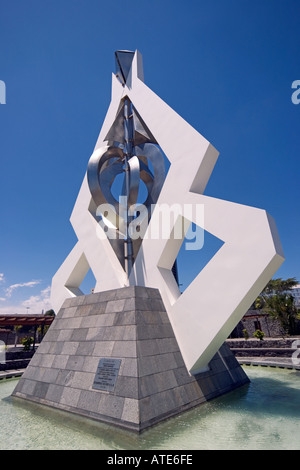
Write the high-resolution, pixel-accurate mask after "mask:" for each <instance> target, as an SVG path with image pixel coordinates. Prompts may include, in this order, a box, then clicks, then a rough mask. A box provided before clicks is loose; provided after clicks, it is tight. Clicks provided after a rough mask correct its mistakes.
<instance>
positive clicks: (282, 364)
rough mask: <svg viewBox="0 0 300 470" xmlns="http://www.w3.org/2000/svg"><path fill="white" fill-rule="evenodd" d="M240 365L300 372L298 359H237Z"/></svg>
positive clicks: (299, 360)
mask: <svg viewBox="0 0 300 470" xmlns="http://www.w3.org/2000/svg"><path fill="white" fill-rule="evenodd" d="M237 360H238V361H239V363H240V364H244V365H247V366H250V365H252V366H263V367H279V368H281V369H295V370H300V358H298V357H296V358H294V362H293V358H289V357H266V356H264V357H237Z"/></svg>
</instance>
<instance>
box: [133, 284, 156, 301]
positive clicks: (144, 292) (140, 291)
mask: <svg viewBox="0 0 300 470" xmlns="http://www.w3.org/2000/svg"><path fill="white" fill-rule="evenodd" d="M134 291H135V292H134V293H135V297H140V298H143V299H148V297H151V291H152V289H149V288H147V287H143V286H135V289H134Z"/></svg>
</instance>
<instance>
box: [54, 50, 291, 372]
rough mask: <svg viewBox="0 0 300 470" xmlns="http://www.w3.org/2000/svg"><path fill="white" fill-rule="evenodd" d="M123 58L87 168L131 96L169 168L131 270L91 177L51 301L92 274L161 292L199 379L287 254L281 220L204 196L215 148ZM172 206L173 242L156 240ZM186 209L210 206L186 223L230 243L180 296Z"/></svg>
mask: <svg viewBox="0 0 300 470" xmlns="http://www.w3.org/2000/svg"><path fill="white" fill-rule="evenodd" d="M117 58H119V59H120V61H121V62H120V63H119V69H118V73H117V74H116V75H114V74H113V75H112V99H111V103H110V106H109V109H108V112H107V115H106V117H105V120H104V123H103V126H102V129H101V132H100V135H99V138H98V141H97V144H96V147H95V150H94V153H93V155H92V157H91V160H90V162H99V161H101V158H102V156H103V154H105V152H107V149H108V148H109V146H110V145H112V144H113V142H109V141H110V140H111V139H112V140H114V139H113V138H112V137H110V136H111V135H112V134H114V137H115V133H118V126H119V121H118V119H119V118H118V116H120V110H121V109H122V106H123V105H124V100H129V102H130V103H132V105H133V106H134V110H135V112H136V115H137V116H140V117H141V119H142V123H143V125H145V126H146V128H147V132H148V133H151V136H152V137H153V138H154V139H155V142H156V143H158V145H159V146H160V148H161V149H162V151H163V152H164V154H165V155H166V157H167V158H168V160H169V162H170V169H169V171H168V174H167V176H166V179H165V181H164V184H163V186H162V188H161V190H160V192H159V195H158V199H157V200H156V201H155V202H156V206H155V207H157V208H158V209H156V208H154V211H153V212H152V217H151V218H150V221H149V224H148V225H147V230H146V233H145V235H144V238H143V240H141V244H140V245H139V247H138V251H137V253H136V255H135V257H134V262H133V264H132V266H131V268H130V270H128V269H127V270H126V269H124V266H123V265H122V263H121V262H120V256H118V253H117V250H116V249H115V248H114V246H113V244H112V243H111V242H110V240H109V238H108V237H107V236H106V234H105V231H104V229H103V226H101V225H99V218H98V219H97V216H96V214H97V207H96V203H95V201H94V200H93V197H92V194H91V183H90V180H89V181H88V177H87V175H86V176H85V178H84V180H83V183H82V186H81V189H80V192H79V195H78V198H77V201H76V203H75V206H74V209H73V213H72V215H71V219H70V220H71V224H72V226H73V228H74V231H75V233H76V235H77V238H78V242H77V244H76V245H75V247H74V248H73V250H72V251H71V253H70V254H69V256H68V257H67V258H66V260H65V261H64V263H63V264H62V265H61V267H60V268H59V270H58V271H57V273H56V274H55V276H54V277H53V281H52V290H51V303H52V306H53V308H54V309H55V310H56V311H58V310H59V309H60V307H61V306H62V304H63V302H64V300H65V299H66V298H68V297H72V296H77V295H82V292H81V291H80V289H79V287H80V284H81V283H82V281H83V279H84V277H85V276H86V274H87V272H88V270H89V268H91V270H92V271H93V274H94V276H95V279H96V285H95V289H94V291H95V292H100V291H105V290H110V289H115V288H122V287H124V286H129V285H142V286H146V287H155V288H158V289H159V290H160V293H161V296H162V299H163V301H164V304H165V307H166V310H167V312H168V316H169V319H170V322H171V324H172V327H173V329H174V333H175V336H176V339H177V341H178V344H179V347H180V350H181V353H182V355H183V358H184V361H185V364H186V366H187V369H188V370H189V371H190V373H192V374H196V373H197V372H199V371H201V370H203V369H205V367H206V366H207V364H208V363H209V361H210V360H211V358H212V357H213V356H214V354H215V353H216V352H217V351H218V349H219V348H220V346H221V345H222V344H223V342H224V341H225V340H226V338H227V337H228V335H229V334H230V333H231V331H232V330H233V328H234V327H235V326H236V325H237V323H238V322H239V321H240V319H241V318H242V316H243V315H244V313H245V312H246V310H247V309H248V308H249V307H250V305H251V303H252V302H253V301H254V300H255V298H256V297H257V296H258V295H259V294H260V292H261V291H262V289H263V288H264V287H265V285H266V284H267V282H268V281H269V280H270V279H271V277H272V276H273V274H274V273H275V272H276V271H277V269H278V268H279V267H280V265H281V264H282V262H283V261H284V255H283V252H282V248H281V244H280V240H279V237H278V234H277V229H276V226H275V223H274V221H273V219H272V218H271V217H270V216H269V215H268V214H267V213H266V212H265V211H264V210H261V209H257V208H253V207H248V206H243V205H240V204H236V203H232V202H228V201H223V200H220V199H215V198H212V197H208V196H204V195H203V194H202V193H203V192H204V189H205V187H206V184H207V182H208V180H209V177H210V175H211V173H212V170H213V168H214V165H215V163H216V160H217V158H218V152H217V151H216V149H215V148H214V147H213V146H212V145H211V144H210V143H209V142H208V141H207V140H206V139H205V138H204V137H203V136H202V135H200V134H199V133H198V132H197V131H196V130H195V129H193V128H192V127H191V126H190V125H189V124H188V123H187V122H186V121H184V120H183V119H182V118H181V117H180V116H179V115H178V114H177V113H176V112H175V111H173V110H172V109H171V108H170V107H169V106H168V105H167V104H166V103H164V102H163V101H162V100H161V99H160V98H159V97H158V96H157V95H156V94H155V93H153V91H151V90H150V89H149V88H148V87H147V86H146V85H145V84H144V81H143V67H142V57H141V55H140V53H139V52H138V51H136V52H135V53H131V52H127V51H120V52H119V55H117ZM147 132H146V133H145V135H146V137H145V138H146V140H147ZM119 148H122V146H119ZM90 164H91V163H90ZM89 183H90V185H89ZM174 204H177V206H176V207H178V208H179V212H178V213H177V217H176V218H175V220H174V221H173V225H172V226H170V228H169V229H170V237H169V238H166V237H155V238H154V237H153V236H152V237H151V236H150V235H149V234H151V233H153V232H155V228H156V227H154V225H155V224H157V222H158V215H157V214H158V211H159V207H162V205H169V206H170V205H174ZM187 206H189V207H196V206H198V207H200V206H201V207H202V208H203V211H200V212H199V211H198V212H197V211H191V212H190V214H191V215H190V217H189V220H188V222H194V223H195V224H197V225H198V226H201V227H203V228H204V223H205V230H206V231H208V232H209V233H211V234H213V235H214V236H216V237H218V238H219V239H221V240H222V241H223V242H224V244H223V245H222V247H221V248H220V249H219V251H218V252H217V253H216V254H215V255H214V256H213V258H212V259H211V260H210V262H209V263H208V264H207V265H206V266H205V267H204V269H203V270H202V271H201V272H200V273H199V274H198V276H197V277H196V278H195V279H194V281H193V282H192V283H191V284H190V285H189V287H188V288H187V289H186V290H185V291H184V293H183V294H181V293H180V291H179V288H178V285H177V283H176V280H175V278H174V276H173V274H172V267H173V265H174V262H175V260H176V257H177V254H178V252H179V250H180V247H181V244H182V242H183V239H184V235H185V230H183V233H182V236H181V237H173V236H172V233H173V232H174V230H175V229H176V226H177V225H179V226H182V224H183V225H184V226H186V225H185V224H184V222H186V219H187V215H186V212H185V211H184V208H185V207H187ZM180 208H181V209H180ZM203 214H204V218H203ZM168 222H169V221H168ZM118 228H119V229H120V225H119V226H118Z"/></svg>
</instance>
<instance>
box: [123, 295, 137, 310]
mask: <svg viewBox="0 0 300 470" xmlns="http://www.w3.org/2000/svg"><path fill="white" fill-rule="evenodd" d="M134 310H135V297H130V298H128V299H125V303H124V308H123V311H124V312H128V311H134Z"/></svg>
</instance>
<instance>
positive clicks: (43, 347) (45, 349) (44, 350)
mask: <svg viewBox="0 0 300 470" xmlns="http://www.w3.org/2000/svg"><path fill="white" fill-rule="evenodd" d="M50 347H51V343H50V341H47V342H45V343H44V341H42V342H41V344H40V345H39V346H38V349H37V351H38V353H39V354H48V353H49V349H50ZM36 355H37V354H35V356H36ZM33 357H34V356H33Z"/></svg>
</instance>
